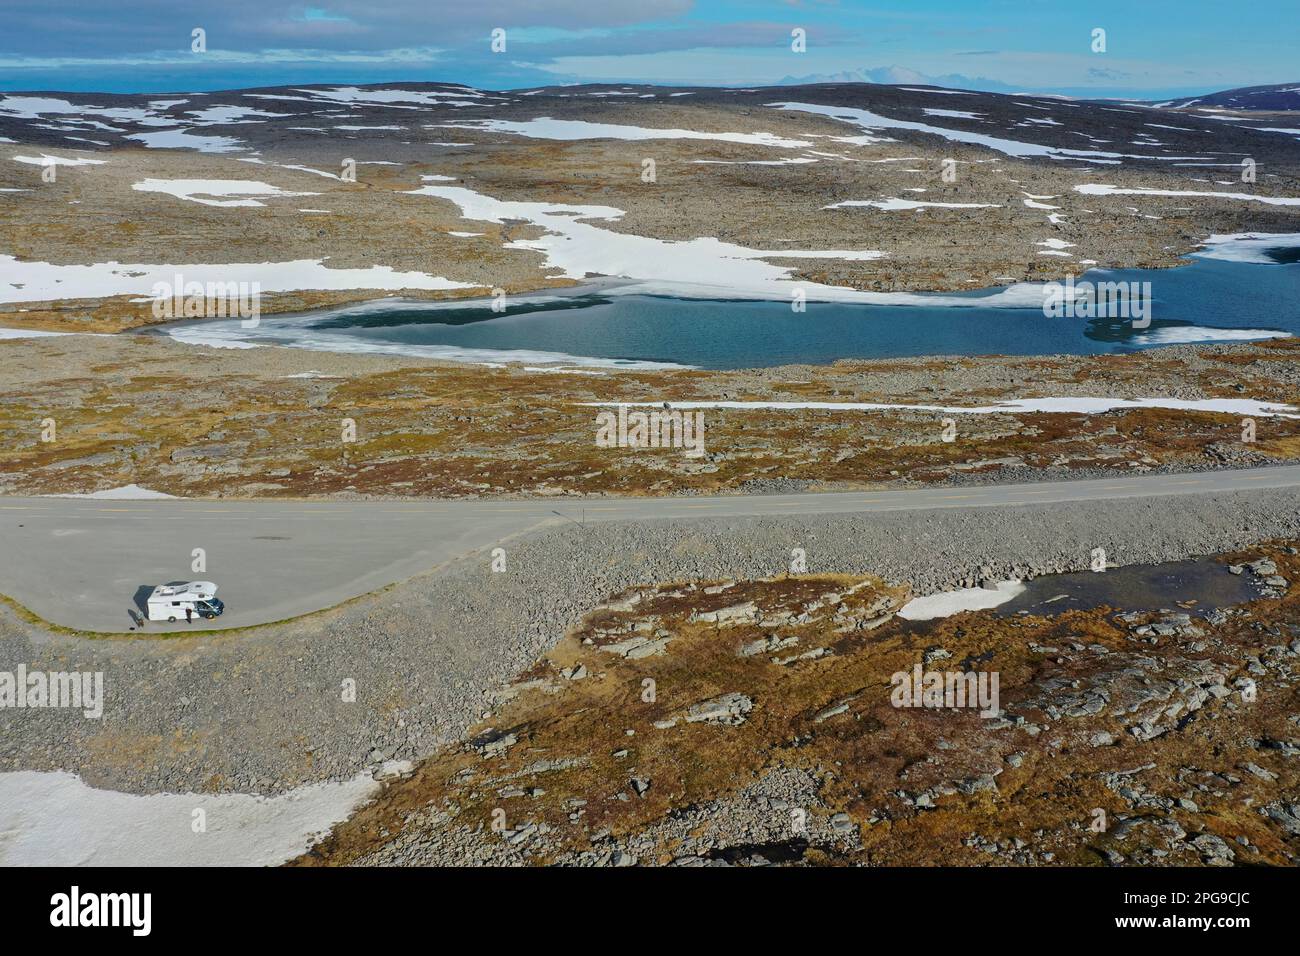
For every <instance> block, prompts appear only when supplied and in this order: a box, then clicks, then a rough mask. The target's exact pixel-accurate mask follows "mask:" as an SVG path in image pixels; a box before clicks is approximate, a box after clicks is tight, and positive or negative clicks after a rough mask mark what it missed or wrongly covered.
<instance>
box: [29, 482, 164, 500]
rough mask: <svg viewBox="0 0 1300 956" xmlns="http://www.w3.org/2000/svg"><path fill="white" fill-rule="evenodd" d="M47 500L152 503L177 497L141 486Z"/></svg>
mask: <svg viewBox="0 0 1300 956" xmlns="http://www.w3.org/2000/svg"><path fill="white" fill-rule="evenodd" d="M44 497H47V498H96V499H102V500H105V501H152V500H155V499H158V498H175V497H176V496H175V495H169V494H165V493H164V492H161V491H153V490H151V489H149V488H141V487H140V486H139V485H123V486H122V487H120V488H105V489H104V490H103V491H92V492H91V493H90V494H88V495H45V496H44Z"/></svg>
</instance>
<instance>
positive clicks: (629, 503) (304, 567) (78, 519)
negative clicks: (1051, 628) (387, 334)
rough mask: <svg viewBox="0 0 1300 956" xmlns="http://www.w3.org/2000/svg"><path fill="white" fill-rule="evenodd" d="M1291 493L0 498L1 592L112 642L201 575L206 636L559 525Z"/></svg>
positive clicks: (1099, 486) (1208, 482)
mask: <svg viewBox="0 0 1300 956" xmlns="http://www.w3.org/2000/svg"><path fill="white" fill-rule="evenodd" d="M1295 487H1300V466H1286V467H1279V468H1262V469H1252V470H1247V471H1215V472H1206V473H1201V474H1184V475H1143V476H1132V477H1118V478H1104V479H1096V480H1088V481H1060V482H1040V483H1035V484H1025V485H986V486H981V487H972V488H928V489H916V490H902V491H892V490H891V491H864V492H844V493H836V494H800V495H761V496H747V497H738V496H735V497H717V498H633V499H608V498H604V499H595V498H592V499H584V500H581V501H575V500H573V499H561V500H556V501H544V500H529V501H501V500H494V501H428V502H388V501H363V502H347V501H288V500H286V501H231V500H201V499H183V500H182V499H177V500H158V501H109V500H94V499H77V498H4V497H0V593H3V594H6V595H8V596H9V597H12V598H14V599H15V600H17V601H19V602H21V603H22V604H24V605H25V606H27V607H29V608H31V609H32V610H33V611H35V612H36V613H37V614H39V615H41V617H43V618H45V619H46V620H49V621H53V622H55V623H57V624H63V625H66V626H69V627H76V628H81V629H85V630H94V631H113V632H123V631H126V630H128V629H129V627H130V624H131V620H130V617H129V614H128V611H129V610H130V609H132V608H134V606H135V604H134V601H135V597H136V594H137V592H139V591H140V589H142V588H152V586H153V585H155V584H160V583H165V582H168V581H177V580H191V579H202V580H212V581H216V582H217V583H218V584H219V585H220V596H221V597H222V599H223V600H225V602H226V605H227V611H226V613H225V614H224V615H223V616H222V617H221V618H220V619H219V621H218V622H217V623H216V626H218V627H223V628H230V627H243V626H247V625H250V624H262V623H265V622H267V621H276V620H281V619H283V618H287V617H293V616H295V615H299V614H305V613H307V612H310V611H315V610H319V609H321V608H325V607H330V606H332V605H335V604H338V603H339V602H341V601H344V600H347V599H348V598H351V597H355V596H357V595H360V594H365V593H367V592H369V591H373V590H375V589H377V588H380V587H383V586H385V585H387V584H391V583H393V582H396V581H402V580H405V579H406V578H409V577H411V576H412V575H415V574H418V573H420V572H422V571H426V570H428V569H430V568H433V567H435V566H437V565H439V564H441V563H444V562H446V561H450V560H452V559H454V558H457V557H459V556H462V555H465V554H469V553H472V552H475V551H478V550H481V549H490V548H492V547H495V546H496V545H497V544H499V543H502V542H504V541H505V540H506V539H508V538H510V537H512V536H515V535H520V534H524V533H527V532H529V531H532V530H535V529H537V528H539V527H541V526H543V525H546V524H549V523H557V522H563V521H576V522H583V521H588V522H590V521H619V520H651V519H663V518H685V519H692V518H719V517H721V518H725V517H744V516H752V515H773V516H779V515H801V514H827V513H852V512H870V511H904V510H924V509H931V508H977V507H987V506H994V505H1011V506H1014V505H1026V504H1050V503H1054V502H1068V501H1083V500H1098V499H1107V498H1131V497H1146V496H1158V495H1189V494H1208V493H1213V492H1222V491H1237V490H1247V489H1260V488H1295ZM195 548H202V549H204V552H205V557H206V570H204V571H202V572H194V571H192V570H191V563H192V561H193V558H192V553H193V550H194V549H195ZM488 560H489V559H488V556H487V555H486V554H485V555H484V561H485V562H486V561H488ZM198 626H199V625H195V626H193V627H194V628H195V629H197V627H198ZM201 626H202V627H209V626H211V625H209V624H207V623H206V622H205V623H204V624H203V625H201ZM188 629H191V626H190V625H186V624H184V623H181V624H177V625H174V626H169V625H167V624H156V623H155V624H150V625H149V627H148V630H149V631H151V632H158V631H169V630H181V631H183V630H188Z"/></svg>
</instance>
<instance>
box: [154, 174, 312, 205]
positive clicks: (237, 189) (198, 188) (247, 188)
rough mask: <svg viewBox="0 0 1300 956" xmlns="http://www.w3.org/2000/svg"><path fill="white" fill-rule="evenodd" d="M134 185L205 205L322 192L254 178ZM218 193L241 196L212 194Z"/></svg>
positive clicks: (243, 203)
mask: <svg viewBox="0 0 1300 956" xmlns="http://www.w3.org/2000/svg"><path fill="white" fill-rule="evenodd" d="M131 188H132V189H134V190H136V191H137V192H142V193H166V194H167V195H168V196H175V197H176V198H177V199H186V200H188V201H190V202H197V203H202V204H203V205H205V206H265V205H266V204H265V203H263V202H259V201H258V200H256V199H253V198H251V197H253V196H319V195H320V193H293V192H285V191H284V190H282V189H281V188H280V187H279V186H272V185H271V184H270V183H262V182H258V181H256V180H252V179H146V180H144V181H143V182H139V183H135V184H134V185H132V186H131ZM215 196H236V197H240V198H236V199H215V198H211V197H215ZM205 197H206V198H205Z"/></svg>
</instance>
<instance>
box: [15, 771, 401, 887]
mask: <svg viewBox="0 0 1300 956" xmlns="http://www.w3.org/2000/svg"><path fill="white" fill-rule="evenodd" d="M378 788H379V784H377V783H376V782H375V781H374V779H373V778H372V777H371V776H370V775H369V774H361V775H359V776H357V777H354V778H353V779H351V780H348V781H346V782H344V783H320V784H315V785H313V786H310V787H300V788H299V789H297V790H293V791H290V792H289V793H286V794H283V795H282V796H278V797H258V796H251V795H248V794H242V793H239V794H206V793H159V794H153V795H150V796H138V795H136V794H130V793H117V792H115V791H112V790H96V789H95V788H93V787H90V786H88V785H87V784H86V783H84V782H83V781H82V780H81V778H80V777H78V776H77V775H76V774H72V773H63V772H58V773H45V772H40V771H33V770H22V771H17V772H13V773H0V865H2V866H275V865H277V864H280V863H283V862H285V861H286V860H290V859H292V858H293V857H295V856H297V855H298V854H300V853H302V852H303V851H304V850H306V849H307V848H308V847H310V846H311V845H312V844H313V843H314V842H315V840H316V839H317V838H318V837H319V835H321V834H323V833H324V832H326V831H327V830H329V829H330V828H331V827H332V826H334V825H335V824H336V823H339V822H341V821H343V820H346V819H347V818H348V816H349V815H350V814H351V813H352V811H353V810H354V809H355V808H356V807H357V806H359V805H360V804H361V803H362V802H364V801H365V800H367V799H369V798H370V797H371V796H372V795H373V794H374V793H375V791H376V790H378ZM196 810H202V811H203V816H204V818H205V825H206V828H207V829H206V832H203V833H195V832H194V830H193V824H194V821H195V818H196V817H195V811H196Z"/></svg>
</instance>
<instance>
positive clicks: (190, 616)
mask: <svg viewBox="0 0 1300 956" xmlns="http://www.w3.org/2000/svg"><path fill="white" fill-rule="evenodd" d="M185 623H186V624H193V623H194V608H192V607H187V608H186V609H185Z"/></svg>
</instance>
